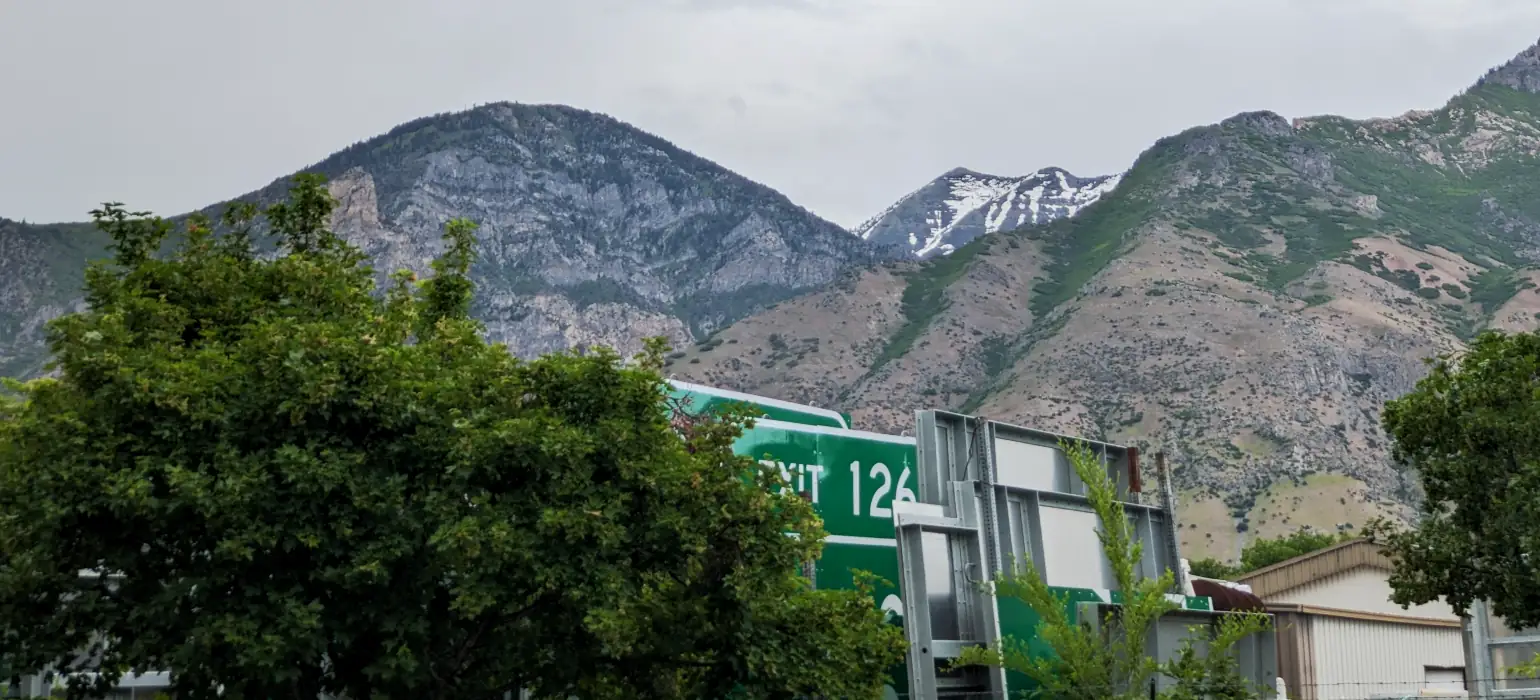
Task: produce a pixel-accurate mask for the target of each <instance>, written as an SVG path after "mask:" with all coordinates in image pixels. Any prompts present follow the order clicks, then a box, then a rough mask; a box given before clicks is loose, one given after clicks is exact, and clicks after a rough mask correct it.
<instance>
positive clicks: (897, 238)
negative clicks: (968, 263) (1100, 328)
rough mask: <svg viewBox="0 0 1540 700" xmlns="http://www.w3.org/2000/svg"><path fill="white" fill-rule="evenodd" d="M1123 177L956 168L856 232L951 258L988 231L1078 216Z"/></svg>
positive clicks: (1053, 169) (917, 252)
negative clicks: (1011, 173)
mask: <svg viewBox="0 0 1540 700" xmlns="http://www.w3.org/2000/svg"><path fill="white" fill-rule="evenodd" d="M1118 179H1119V176H1102V177H1092V178H1081V177H1076V176H1075V175H1073V174H1071V173H1070V172H1069V171H1066V170H1064V169H1062V168H1057V167H1049V168H1043V169H1042V170H1038V171H1036V172H1034V173H1031V174H1028V175H1017V176H1001V175H989V174H986V173H981V172H978V171H975V170H970V169H968V168H953V169H951V170H948V171H946V172H945V173H942V174H941V176H940V177H937V178H936V179H934V180H931V181H930V182H929V183H926V185H925V186H923V187H921V188H919V189H917V190H915V191H913V192H911V193H909V194H908V195H905V196H904V197H903V198H902V199H900V200H899V201H898V202H896V203H894V204H893V205H892V206H890V207H888V208H887V209H885V210H883V211H882V212H880V213H878V214H877V215H876V216H873V217H872V218H870V219H868V220H866V221H865V222H863V223H862V224H861V225H860V226H857V227H855V228H854V229H853V230H852V232H853V233H855V234H856V235H857V236H858V237H860V238H862V239H863V240H866V241H868V242H871V243H873V244H877V245H890V246H898V247H902V248H904V249H906V250H908V251H909V253H910V254H911V255H913V256H915V257H919V258H927V257H933V256H936V255H947V254H950V253H952V252H953V251H955V250H957V249H958V248H960V247H962V246H963V245H965V244H967V243H968V241H971V240H973V239H975V238H978V237H979V236H982V235H985V234H988V233H995V232H997V231H1004V230H1009V229H1016V228H1021V227H1023V226H1031V225H1034V224H1041V223H1046V222H1049V221H1054V220H1056V219H1062V218H1064V217H1067V216H1073V215H1075V214H1076V213H1078V212H1079V211H1080V210H1082V209H1084V208H1085V207H1087V206H1089V205H1090V204H1091V203H1093V202H1095V201H1096V200H1097V199H1099V198H1100V197H1101V196H1102V195H1103V194H1106V193H1107V192H1109V191H1111V190H1112V188H1113V187H1116V186H1117V182H1118Z"/></svg>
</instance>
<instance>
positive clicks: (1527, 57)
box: [1476, 43, 1540, 94]
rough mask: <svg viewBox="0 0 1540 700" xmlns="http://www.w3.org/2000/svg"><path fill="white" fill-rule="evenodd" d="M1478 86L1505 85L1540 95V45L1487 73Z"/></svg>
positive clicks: (1522, 52)
mask: <svg viewBox="0 0 1540 700" xmlns="http://www.w3.org/2000/svg"><path fill="white" fill-rule="evenodd" d="M1476 84H1477V85H1482V84H1495V85H1503V86H1506V87H1510V88H1513V89H1515V90H1523V91H1524V92H1532V93H1537V94H1540V43H1536V44H1535V45H1533V46H1530V47H1529V48H1527V49H1524V50H1523V51H1521V52H1519V55H1517V56H1514V57H1513V58H1512V59H1510V60H1509V61H1508V62H1507V63H1504V64H1503V65H1501V66H1498V67H1496V68H1493V69H1492V70H1490V71H1487V74H1486V75H1485V76H1484V77H1482V79H1481V80H1479V81H1477V83H1476Z"/></svg>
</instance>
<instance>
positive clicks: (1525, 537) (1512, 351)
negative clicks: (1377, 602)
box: [1367, 331, 1540, 628]
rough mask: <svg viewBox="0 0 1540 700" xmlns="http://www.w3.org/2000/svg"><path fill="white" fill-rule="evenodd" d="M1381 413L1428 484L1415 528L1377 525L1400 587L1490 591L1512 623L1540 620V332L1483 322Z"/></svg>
mask: <svg viewBox="0 0 1540 700" xmlns="http://www.w3.org/2000/svg"><path fill="white" fill-rule="evenodd" d="M1383 417H1384V425H1385V431H1386V432H1387V433H1388V434H1389V435H1390V437H1391V440H1392V442H1393V455H1394V457H1395V458H1396V460H1397V461H1398V462H1400V463H1401V464H1403V465H1405V466H1407V467H1410V468H1412V469H1414V470H1415V473H1416V475H1417V479H1418V481H1419V482H1420V483H1421V485H1422V489H1423V491H1424V493H1425V495H1426V498H1425V500H1424V501H1423V504H1422V506H1421V508H1422V518H1421V519H1420V520H1419V521H1418V523H1417V525H1416V527H1415V528H1412V529H1405V528H1402V527H1399V526H1397V525H1395V524H1394V523H1390V522H1387V521H1384V520H1380V521H1376V522H1375V523H1373V524H1372V525H1371V527H1370V528H1368V530H1367V531H1368V532H1369V534H1370V535H1371V536H1372V537H1373V538H1374V539H1375V540H1376V541H1379V542H1382V543H1383V544H1384V545H1385V547H1386V552H1387V554H1388V555H1389V556H1390V558H1391V560H1392V562H1393V563H1394V565H1395V570H1394V572H1393V573H1392V574H1391V577H1390V585H1391V588H1392V591H1393V595H1392V599H1393V600H1395V602H1397V603H1400V604H1402V605H1413V604H1419V603H1427V602H1431V601H1434V600H1437V599H1440V598H1442V599H1444V600H1446V601H1448V603H1449V604H1450V605H1451V606H1453V607H1454V608H1455V609H1456V610H1458V611H1464V610H1466V609H1467V608H1468V606H1469V605H1470V603H1471V602H1472V601H1476V600H1483V599H1484V600H1487V601H1490V603H1491V606H1492V611H1493V612H1494V613H1496V614H1497V615H1498V616H1500V617H1502V618H1503V619H1504V620H1506V621H1507V623H1508V624H1509V625H1510V626H1512V627H1515V628H1523V627H1531V626H1535V625H1540V595H1537V593H1536V587H1535V585H1534V583H1535V581H1536V580H1540V561H1537V560H1536V559H1535V558H1534V556H1533V553H1534V552H1536V551H1537V543H1540V336H1537V335H1535V334H1533V333H1517V334H1506V333H1500V332H1495V331H1488V332H1484V333H1482V334H1480V335H1479V336H1477V337H1476V338H1475V339H1474V340H1473V341H1472V342H1471V344H1470V346H1469V347H1468V348H1467V349H1466V350H1465V351H1464V352H1463V353H1461V354H1459V355H1457V356H1445V357H1441V358H1439V359H1438V360H1437V361H1435V362H1433V364H1432V371H1431V372H1429V374H1428V376H1427V377H1425V378H1424V379H1423V380H1422V381H1420V382H1418V383H1417V386H1416V388H1415V389H1414V390H1413V391H1412V392H1411V393H1409V394H1407V395H1405V396H1403V397H1401V398H1399V399H1396V400H1394V401H1391V402H1389V403H1387V404H1386V405H1385V411H1384V416H1383Z"/></svg>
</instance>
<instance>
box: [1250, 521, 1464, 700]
mask: <svg viewBox="0 0 1540 700" xmlns="http://www.w3.org/2000/svg"><path fill="white" fill-rule="evenodd" d="M1390 570H1391V564H1390V560H1389V559H1387V558H1386V557H1385V555H1384V553H1383V552H1382V551H1381V550H1380V548H1379V547H1378V546H1377V545H1374V544H1372V543H1370V542H1368V541H1366V540H1352V541H1349V542H1344V543H1342V544H1338V545H1335V546H1332V547H1328V548H1326V549H1323V550H1320V551H1317V552H1312V553H1310V554H1307V555H1304V556H1300V557H1295V558H1293V559H1290V560H1288V561H1284V562H1279V563H1277V564H1274V565H1272V566H1269V567H1267V568H1264V569H1260V570H1258V571H1254V572H1251V573H1249V574H1247V575H1245V576H1241V577H1239V578H1238V579H1237V582H1238V583H1242V584H1245V585H1247V586H1250V588H1251V591H1252V592H1253V593H1254V594H1256V596H1257V597H1259V598H1261V599H1262V601H1263V603H1264V604H1265V605H1266V607H1267V610H1268V612H1271V613H1273V614H1274V615H1276V618H1275V620H1276V623H1277V630H1278V675H1279V676H1280V677H1281V678H1282V679H1283V681H1284V683H1285V684H1286V685H1287V689H1288V691H1287V692H1288V694H1289V697H1290V698H1294V699H1296V700H1362V699H1364V698H1374V697H1382V696H1391V697H1403V696H1407V695H1413V696H1415V695H1431V694H1437V695H1443V696H1448V695H1454V696H1463V695H1464V690H1465V650H1464V643H1463V641H1462V638H1461V625H1460V617H1459V616H1457V615H1455V614H1454V611H1453V610H1451V609H1450V607H1449V606H1448V605H1446V604H1444V603H1443V602H1437V603H1429V604H1426V605H1418V606H1413V607H1412V608H1410V609H1406V608H1402V607H1401V606H1400V605H1397V604H1396V603H1393V602H1391V600H1390V583H1389V577H1390Z"/></svg>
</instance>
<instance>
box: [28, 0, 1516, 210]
mask: <svg viewBox="0 0 1540 700" xmlns="http://www.w3.org/2000/svg"><path fill="white" fill-rule="evenodd" d="M1537 39H1540V0H1058V1H1056V2H1051V1H1049V0H412V1H410V2H408V1H407V0H260V1H256V0H247V1H244V2H242V1H236V0H135V1H133V2H123V1H122V0H0V216H6V217H9V218H25V219H27V220H31V221H56V220H78V219H83V218H85V214H86V212H87V211H88V210H89V209H91V208H93V207H94V206H96V205H97V204H99V203H100V202H102V201H104V200H109V199H113V200H121V201H124V202H127V203H128V204H129V205H131V206H133V207H136V208H149V209H153V210H155V211H156V212H158V213H164V214H173V213H181V212H184V211H186V210H189V209H193V208H196V207H199V206H203V205H206V204H209V203H213V202H215V201H219V200H223V199H228V198H230V197H234V196H237V195H240V194H243V193H245V192H248V191H251V190H254V189H256V188H258V187H260V186H262V185H265V184H266V183H268V182H270V181H272V180H273V179H274V178H276V177H279V176H282V175H284V174H287V173H289V172H292V171H294V170H296V169H298V168H300V167H303V166H305V165H307V164H310V163H313V162H315V161H317V160H320V159H321V158H323V157H325V156H326V155H328V154H329V153H331V152H332V151H335V150H337V149H339V148H341V147H343V146H346V145H347V144H349V143H352V142H354V141H358V140H361V139H364V138H367V137H370V136H373V135H376V134H378V133H380V132H383V131H385V130H387V129H389V128H390V127H392V126H394V125H396V124H398V123H400V122H403V121H406V120H409V119H412V118H414V117H418V116H422V115H426V114H431V113H434V112H442V111H450V110H457V109H463V108H466V107H470V106H472V105H475V104H478V103H484V102H492V101H499V100H510V101H516V102H556V103H565V104H571V105H574V106H578V107H583V108H587V109H593V110H597V111H601V112H605V113H608V114H611V115H613V116H615V117H618V118H620V119H622V120H625V121H628V122H630V123H632V124H634V125H636V126H638V127H641V128H643V129H646V130H648V131H651V132H654V133H656V134H658V135H660V136H663V137H664V138H667V139H669V140H671V141H673V142H674V143H676V144H678V145H680V146H682V147H684V148H687V149H689V150H691V151H694V152H696V153H698V154H700V155H702V156H705V157H707V158H710V159H712V160H715V161H717V162H719V163H721V164H723V165H725V166H727V167H729V168H732V169H733V170H736V171H738V172H739V173H741V174H743V175H746V176H748V177H750V178H752V179H755V180H758V181H760V182H763V183H765V184H767V185H770V186H771V187H774V188H776V189H778V190H780V191H782V192H784V193H786V194H787V195H788V196H790V197H791V199H792V200H794V201H796V202H797V203H799V204H802V205H803V206H806V207H808V208H810V209H812V210H813V211H815V212H817V213H819V214H821V215H823V216H825V217H828V218H830V219H832V220H834V221H836V222H838V223H841V224H845V225H847V226H848V225H853V224H856V223H858V222H859V221H861V220H862V219H864V218H866V217H867V216H869V215H870V214H872V213H874V212H875V211H877V210H880V209H881V208H883V207H885V206H887V205H888V204H890V203H891V202H892V201H893V200H895V199H897V198H898V197H900V196H902V195H903V194H904V193H906V192H908V191H910V190H913V189H914V188H916V187H918V186H920V185H922V184H924V183H925V182H926V181H928V180H930V179H931V178H933V177H935V176H936V175H939V174H940V173H942V172H943V171H945V170H947V169H949V168H952V167H955V166H959V165H960V166H965V167H969V168H973V169H975V170H982V171H985V172H991V173H998V174H1021V173H1025V172H1030V171H1032V170H1036V169H1037V168H1040V167H1044V166H1048V165H1057V166H1061V167H1064V168H1067V169H1069V170H1071V171H1073V172H1075V173H1078V174H1085V175H1094V174H1104V173H1110V172H1116V171H1120V170H1123V169H1125V168H1127V167H1128V165H1129V164H1130V163H1132V161H1133V159H1134V158H1135V157H1136V156H1137V155H1138V154H1139V152H1140V151H1141V150H1143V149H1144V148H1146V147H1148V146H1149V145H1150V143H1152V142H1153V141H1154V140H1155V139H1157V138H1159V137H1161V136H1164V135H1167V134H1171V133H1175V132H1177V131H1180V130H1182V129H1184V128H1186V127H1189V126H1193V125H1196V124H1204V123H1211V122H1214V121H1217V120H1219V119H1223V118H1224V117H1226V116H1229V115H1231V114H1234V113H1235V112H1239V111H1245V110H1256V109H1271V110H1273V111H1276V112H1279V113H1281V114H1283V115H1284V116H1287V117H1295V116H1305V115H1310V114H1319V113H1336V114H1346V115H1349V116H1355V117H1366V116H1391V115H1395V114H1399V113H1402V112H1404V111H1406V110H1408V109H1414V108H1431V107H1437V106H1438V105H1440V104H1442V103H1443V102H1444V100H1445V99H1447V98H1448V97H1449V96H1450V95H1452V94H1453V93H1455V92H1457V91H1459V90H1461V89H1463V88H1464V87H1465V86H1467V85H1469V84H1470V83H1471V82H1473V81H1474V80H1475V79H1476V78H1477V77H1478V76H1480V75H1481V74H1482V72H1484V71H1485V70H1486V69H1487V68H1489V67H1491V66H1493V65H1496V64H1499V63H1502V62H1503V61H1505V60H1507V59H1508V58H1509V57H1511V56H1512V55H1514V54H1516V53H1518V52H1519V51H1520V50H1522V49H1524V48H1525V47H1526V46H1528V45H1530V44H1532V43H1534V42H1535V41H1536V40H1537Z"/></svg>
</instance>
